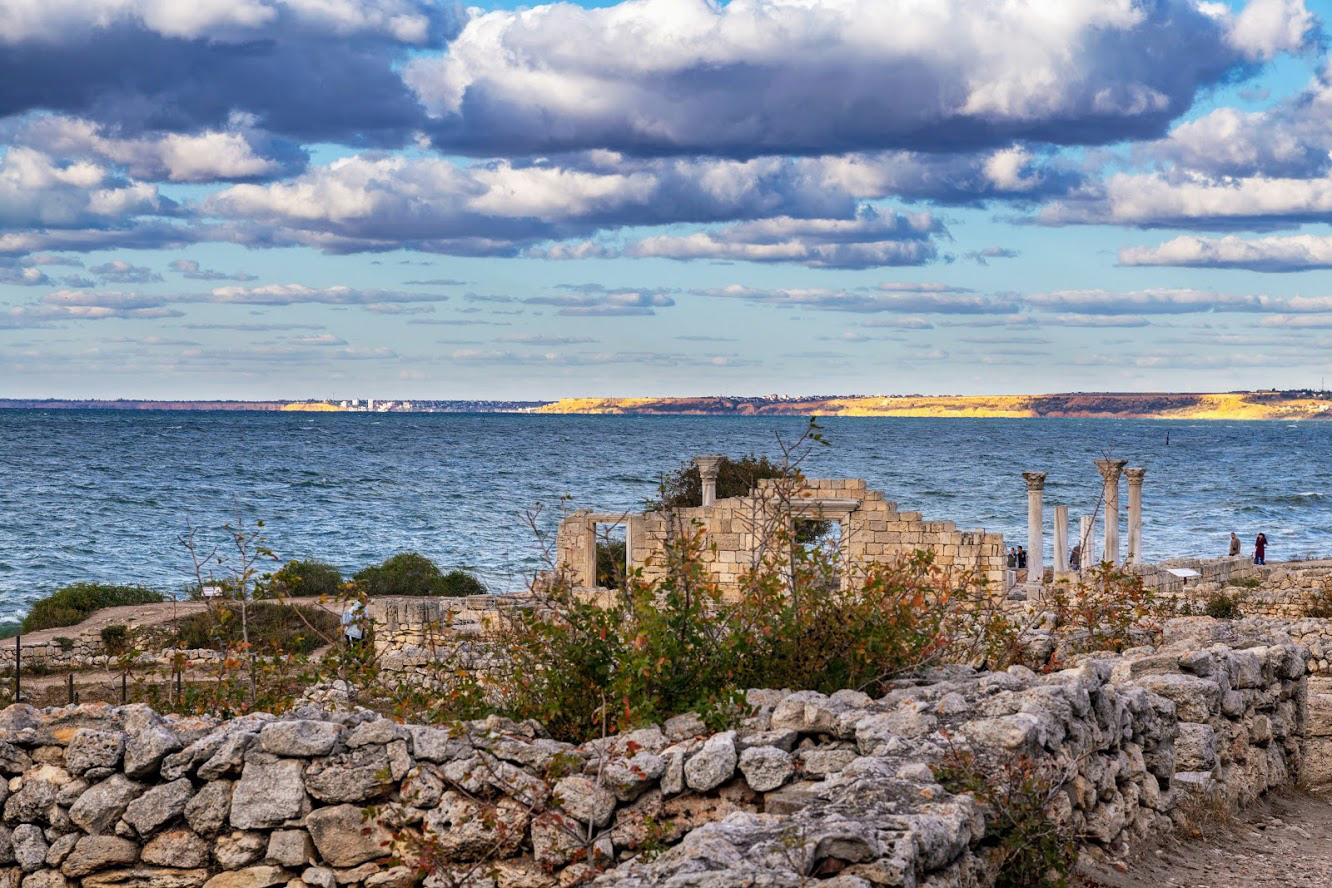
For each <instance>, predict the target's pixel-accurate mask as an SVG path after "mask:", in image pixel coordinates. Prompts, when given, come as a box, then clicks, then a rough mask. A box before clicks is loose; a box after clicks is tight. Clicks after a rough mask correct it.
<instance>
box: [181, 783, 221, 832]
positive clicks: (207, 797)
mask: <svg viewBox="0 0 1332 888" xmlns="http://www.w3.org/2000/svg"><path fill="white" fill-rule="evenodd" d="M231 790H232V783H231V781H230V780H216V781H214V782H212V783H205V784H204V787H203V789H201V790H199V791H198V792H197V793H195V795H194V798H192V799H190V801H189V803H188V804H187V805H185V822H186V823H188V824H189V825H190V829H192V830H194V831H195V832H196V833H198V834H199V835H201V836H215V835H217V834H218V833H219V832H221V831H222V829H223V828H224V827H225V826H226V825H227V820H228V818H230V816H231Z"/></svg>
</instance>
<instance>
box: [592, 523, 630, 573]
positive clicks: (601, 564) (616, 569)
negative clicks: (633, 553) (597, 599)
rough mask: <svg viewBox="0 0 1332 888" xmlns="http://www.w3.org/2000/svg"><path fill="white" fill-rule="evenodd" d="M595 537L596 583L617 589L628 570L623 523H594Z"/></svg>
mask: <svg viewBox="0 0 1332 888" xmlns="http://www.w3.org/2000/svg"><path fill="white" fill-rule="evenodd" d="M595 533H596V539H597V572H596V585H597V586H598V587H600V588H602V589H618V588H620V587H621V586H622V585H623V584H624V578H625V575H626V573H627V571H628V564H629V552H628V542H627V534H626V528H625V525H624V524H601V523H598V524H596V525H595Z"/></svg>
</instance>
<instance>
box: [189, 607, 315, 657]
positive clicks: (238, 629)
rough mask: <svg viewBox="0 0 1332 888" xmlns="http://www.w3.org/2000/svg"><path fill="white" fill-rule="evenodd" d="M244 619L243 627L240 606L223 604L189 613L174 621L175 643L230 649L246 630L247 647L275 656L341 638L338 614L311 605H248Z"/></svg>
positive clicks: (307, 651) (196, 646)
mask: <svg viewBox="0 0 1332 888" xmlns="http://www.w3.org/2000/svg"><path fill="white" fill-rule="evenodd" d="M244 619H245V621H246V622H247V623H248V626H247V627H242V617H241V611H240V607H239V606H238V605H234V604H232V605H229V604H225V603H223V604H218V605H217V606H216V607H214V608H212V609H211V610H207V611H200V612H198V613H194V614H190V615H189V616H188V617H185V618H184V619H182V620H180V621H179V622H178V623H177V624H176V645H177V646H178V647H180V648H182V649H184V650H198V649H202V648H213V649H217V650H232V649H235V648H236V647H238V646H239V645H240V644H241V643H242V639H243V638H244V636H245V635H246V634H247V633H246V632H245V629H248V636H249V641H250V649H251V650H252V651H254V652H255V653H260V654H264V655H268V656H275V655H279V654H306V653H309V652H311V651H313V650H316V649H318V648H320V647H323V646H324V645H325V644H328V643H329V641H332V640H336V639H338V638H340V637H341V634H340V624H341V620H340V618H339V616H338V615H337V614H335V613H330V612H329V611H327V610H324V609H323V608H321V607H314V606H311V605H293V604H282V603H278V602H262V603H257V604H250V605H247V607H246V614H245V618H244ZM312 627H313V628H312Z"/></svg>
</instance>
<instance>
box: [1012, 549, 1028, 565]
mask: <svg viewBox="0 0 1332 888" xmlns="http://www.w3.org/2000/svg"><path fill="white" fill-rule="evenodd" d="M1008 566H1009V567H1011V568H1013V569H1014V570H1025V569H1026V567H1027V550H1026V549H1024V548H1022V547H1021V546H1010V547H1009V549H1008Z"/></svg>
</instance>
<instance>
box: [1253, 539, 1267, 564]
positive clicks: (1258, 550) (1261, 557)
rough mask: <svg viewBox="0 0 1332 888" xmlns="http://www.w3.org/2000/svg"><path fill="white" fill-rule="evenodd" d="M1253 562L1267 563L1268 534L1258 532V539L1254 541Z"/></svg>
mask: <svg viewBox="0 0 1332 888" xmlns="http://www.w3.org/2000/svg"><path fill="white" fill-rule="evenodd" d="M1253 563H1254V564H1266V563H1267V534H1265V533H1260V534H1258V539H1256V540H1254V541H1253Z"/></svg>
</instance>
